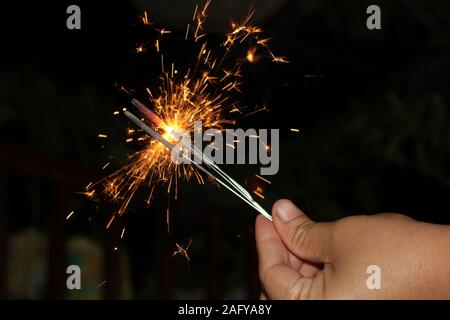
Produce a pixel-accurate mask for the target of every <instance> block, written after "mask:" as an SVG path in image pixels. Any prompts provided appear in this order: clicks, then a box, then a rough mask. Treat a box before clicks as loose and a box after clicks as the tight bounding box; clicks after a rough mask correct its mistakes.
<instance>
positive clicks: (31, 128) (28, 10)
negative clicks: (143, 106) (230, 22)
mask: <svg viewBox="0 0 450 320" xmlns="http://www.w3.org/2000/svg"><path fill="white" fill-rule="evenodd" d="M221 1H222V0H215V1H213V4H212V6H215V5H217V6H220V2H221ZM175 2H176V3H178V2H179V1H178V2H177V1H175ZM165 3H166V2H165ZM167 3H168V6H169V7H170V4H169V3H170V1H167ZM70 4H78V5H79V6H80V7H81V11H82V18H81V19H82V29H81V30H76V31H70V30H67V28H66V18H67V14H66V13H65V12H66V8H67V6H68V5H70ZM370 4H377V5H379V6H380V7H381V10H382V30H375V31H371V30H368V29H367V28H366V25H365V24H366V18H367V14H366V8H367V6H368V5H370ZM235 6H236V8H237V12H240V13H242V14H241V15H240V16H238V17H236V20H239V18H240V17H241V16H242V15H243V14H244V13H245V12H246V11H247V5H245V6H243V5H242V4H238V2H237V1H235ZM275 7H278V8H277V9H276V10H275V9H272V11H270V12H269V13H266V14H265V15H264V17H262V18H260V20H261V21H258V22H259V24H261V25H262V26H263V27H264V30H265V32H266V33H267V34H268V35H269V36H271V37H272V38H273V39H272V48H273V49H274V50H275V51H276V52H278V53H280V54H282V55H284V56H286V57H287V58H288V60H289V61H290V63H289V64H282V65H279V64H272V63H270V61H268V60H264V61H261V62H260V63H256V64H252V65H246V66H245V67H244V73H245V75H246V78H247V79H248V80H247V82H246V84H245V86H244V88H243V89H244V92H245V94H244V95H243V96H242V97H240V101H241V102H242V104H243V105H261V104H263V103H264V104H265V105H267V106H268V108H269V109H270V110H271V111H270V112H269V113H260V114H257V115H255V116H254V117H249V118H242V119H238V120H239V123H238V125H240V126H242V127H255V128H280V129H281V140H280V142H281V147H280V158H281V165H280V171H279V173H278V174H277V175H276V176H274V177H271V178H270V180H271V181H272V184H271V185H265V186H264V194H265V196H266V200H264V201H262V205H263V206H264V207H265V208H267V209H269V208H270V207H271V204H272V203H273V202H274V201H275V200H276V199H278V198H282V197H283V198H290V199H292V200H293V201H294V202H295V203H296V204H298V205H299V206H300V207H301V208H302V209H303V210H304V211H305V212H306V213H307V214H308V215H310V216H311V217H312V218H313V219H316V220H333V219H337V218H339V217H343V216H347V215H353V214H373V213H378V212H399V213H403V214H407V215H409V216H411V217H414V218H416V219H420V220H424V221H429V222H434V223H445V224H448V223H450V214H449V207H450V201H449V199H450V197H449V196H450V172H449V171H450V170H449V155H450V126H449V125H448V124H449V123H450V113H449V108H448V103H449V93H448V84H449V80H450V79H449V77H450V54H449V44H450V40H449V39H450V32H449V31H450V30H449V28H450V3H449V2H448V1H433V2H430V1H424V0H423V1H422V0H421V1H376V2H368V1H361V0H359V1H354V0H353V1H350V0H347V1H331V0H330V1H325V0H302V1H300V0H292V1H286V2H284V3H282V4H281V5H280V6H275ZM184 10H186V11H187V12H189V13H191V12H193V6H191V4H189V5H186V6H185V9H184ZM256 10H258V3H257V5H256ZM156 11H158V10H156ZM161 12H162V13H161ZM164 12H165V11H164V6H162V9H161V10H159V11H158V15H159V16H158V17H156V18H155V20H156V23H157V24H158V20H157V19H158V18H159V19H160V20H161V21H165V18H166V17H164ZM183 13H184V12H183ZM141 14H142V11H141V9H140V8H138V7H137V6H135V5H134V4H133V3H132V2H123V3H120V4H119V3H111V2H106V1H104V2H101V1H98V2H95V3H92V1H91V2H88V1H76V2H73V3H72V2H70V3H69V2H61V3H52V2H48V3H45V2H39V3H35V2H34V3H26V2H20V3H17V4H14V5H12V4H11V3H8V4H7V3H2V4H1V5H0V41H1V45H0V48H1V54H0V56H1V59H0V147H1V149H0V165H1V168H2V169H1V171H0V296H1V297H4V298H48V297H50V298H65V297H66V298H80V297H81V298H102V297H104V298H182V297H188V298H246V297H257V295H258V292H259V284H258V278H257V258H256V254H255V249H254V235H253V222H254V218H255V212H253V211H252V209H250V208H248V207H247V206H245V205H244V204H242V203H240V202H239V201H238V200H236V199H235V198H234V197H233V196H232V195H231V194H229V193H228V192H227V191H224V190H217V189H216V188H214V187H211V186H207V187H204V186H199V185H197V184H196V183H194V182H191V183H185V184H183V185H182V186H181V190H182V193H181V197H180V199H179V200H177V201H172V202H170V209H171V212H172V213H171V230H170V231H171V232H170V234H167V231H166V229H167V227H166V223H165V212H166V211H165V210H166V208H167V204H168V199H167V196H166V195H165V193H164V191H163V190H162V189H161V190H158V192H157V196H156V199H157V200H156V201H155V202H154V203H153V204H152V205H151V206H150V207H149V208H147V207H145V206H143V205H142V204H141V202H142V201H141V199H142V198H143V196H144V193H143V194H142V195H137V197H136V199H137V200H136V201H135V203H134V204H133V205H132V206H131V207H132V210H131V212H130V213H128V214H127V215H125V216H124V218H123V219H120V220H119V221H118V222H117V223H115V224H114V225H113V227H112V228H111V229H109V230H105V225H106V222H107V221H108V218H109V217H110V213H111V208H110V207H109V205H108V204H107V203H102V202H95V201H88V200H87V199H86V198H84V197H82V196H80V195H79V194H77V193H76V192H79V191H83V189H84V186H85V185H86V184H88V183H89V182H90V181H95V180H96V179H98V178H100V177H102V176H104V175H105V174H106V173H107V172H109V171H107V172H105V171H103V170H101V168H102V167H103V165H104V164H105V163H106V162H108V155H110V154H114V155H122V156H125V155H126V153H127V152H129V151H130V147H129V146H126V145H125V144H124V142H123V140H124V139H123V134H124V131H125V130H126V128H127V126H128V122H126V121H125V119H123V118H121V117H113V115H112V112H113V111H115V110H120V109H121V108H122V107H124V106H127V105H128V104H127V101H128V99H129V97H128V96H126V95H125V96H124V95H123V93H121V92H120V91H119V90H118V88H120V86H122V85H124V86H126V87H127V88H132V89H136V93H135V94H136V96H137V97H144V96H145V91H144V90H145V86H148V85H149V84H152V81H153V82H154V81H155V75H157V73H158V71H159V66H160V64H159V63H160V62H159V60H157V61H155V59H154V58H153V56H152V55H151V54H147V53H144V54H136V52H135V47H136V44H137V43H140V42H142V41H144V42H145V41H147V40H148V39H152V34H151V32H149V31H148V30H147V29H145V28H143V27H142V26H141V25H139V17H138V16H139V15H141ZM180 15H181V13H180ZM150 17H152V10H151V9H150ZM161 24H162V23H161ZM211 24H214V19H213V21H212V22H211ZM165 26H167V27H169V28H170V27H171V26H170V25H165ZM217 28H218V29H220V26H219V27H217ZM174 33H175V35H176V34H179V35H181V37H183V36H184V30H180V31H177V30H176V29H174ZM222 36H223V35H222V34H220V33H213V34H211V35H210V39H211V40H210V41H211V43H220V41H221V39H222ZM172 49H173V50H170V51H171V54H172V55H173V59H174V60H175V61H186V60H189V59H190V58H189V55H188V53H187V52H189V49H190V47H189V46H187V47H183V48H181V47H180V48H178V47H176V46H175V45H174V46H173V48H172ZM244 52H245V51H244ZM311 75H312V76H311ZM289 128H300V129H301V130H300V133H293V132H290V131H289ZM100 132H107V133H108V134H109V139H108V140H107V141H106V142H104V141H100V140H99V139H98V137H97V135H98V133H100ZM131 150H132V147H131ZM118 165H119V163H113V164H112V165H111V166H112V168H114V166H115V167H116V168H117V167H118ZM225 169H226V171H227V172H228V173H230V174H231V175H232V176H233V177H235V178H236V179H237V180H238V181H239V182H242V183H246V184H247V186H248V188H249V189H252V188H253V187H254V185H255V183H256V181H254V174H255V173H256V172H257V171H256V170H257V168H253V167H243V166H226V168H225ZM72 210H74V211H75V214H74V215H73V217H72V218H71V219H70V220H68V221H66V216H67V214H68V213H69V212H70V211H72ZM123 227H125V228H126V234H125V236H124V238H123V239H120V234H121V231H122V228H123ZM30 230H32V232H31V233H32V234H33V236H30V235H29V234H30ZM24 234H27V235H28V236H23V235H24ZM21 236H23V237H21ZM14 239H16V240H14ZM17 239H22V240H17ZM33 239H34V240H33ZM35 239H40V240H39V241H40V242H39V243H41V242H42V246H40V247H39V248H40V249H39V250H38V251H39V254H38V255H39V257H41V260H39V261H41V262H39V266H37V262H36V261H35V260H34V259H35V258H34V257H35V256H34V254H33V253H32V252H34V251H33V250H37V249H36V248H35V247H33V249H30V248H31V247H30V248H28V246H29V245H30V246H32V245H34V244H35ZM70 239H78V240H79V239H83V241H84V242H83V243H85V246H84V247H83V248H84V250H86V252H90V254H86V255H88V256H89V257H91V258H89V259H93V260H92V261H95V262H92V261H91V260H89V259H88V261H90V262H86V264H87V265H88V266H87V268H89V265H91V264H92V266H94V267H93V268H94V269H95V268H97V269H99V270H101V273H100V275H99V276H98V277H94V280H89V281H91V283H90V286H91V287H90V288H91V289H92V290H91V291H89V292H86V290H87V289H86V288H85V289H83V290H81V291H80V292H78V293H77V294H74V293H73V292H68V291H67V290H66V289H65V279H66V275H65V268H66V266H67V265H68V264H70V263H72V262H73V261H74V260H73V259H74V257H78V256H83V253H80V251H77V250H75V253H74V252H73V249H70V248H71V247H70V245H69V243H70ZM190 239H192V246H191V248H190V250H189V253H190V258H191V262H190V263H187V262H186V261H185V259H184V258H183V257H181V256H180V255H177V256H175V257H173V256H172V252H173V251H174V250H175V249H176V246H175V243H180V244H183V245H186V244H187V243H188V242H189V240H190ZM20 241H22V242H20ZM19 242H20V243H21V245H17V243H19ZM86 247H89V248H94V247H95V248H97V249H96V250H91V251H89V250H90V249H86ZM115 247H117V248H118V250H114V248H115ZM18 248H20V250H22V251H23V252H22V251H20V250H19V249H18ZM79 250H81V249H79ZM30 252H31V253H30ZM83 252H84V251H83ZM18 256H20V257H23V258H22V259H18V258H17V257H18ZM96 256H98V257H97V258H98V260H96V259H95V257H96ZM14 257H15V258H14ZM27 257H28V258H27ZM70 257H71V258H70ZM42 261H44V262H43V264H42ZM35 264H36V268H38V269H39V270H40V271H39V272H37V274H35V273H36V272H35ZM24 265H26V268H24ZM16 273H17V274H16ZM13 274H15V275H14V276H12V275H13ZM83 275H84V273H83ZM86 277H88V275H86ZM83 279H84V278H83ZM103 281H106V282H105V283H103ZM97 284H98V285H97Z"/></svg>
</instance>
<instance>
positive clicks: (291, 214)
mask: <svg viewBox="0 0 450 320" xmlns="http://www.w3.org/2000/svg"><path fill="white" fill-rule="evenodd" d="M275 209H276V213H277V215H278V217H279V218H280V219H281V220H282V221H283V222H289V221H291V220H293V219H294V218H297V217H298V216H299V215H300V213H301V211H300V210H299V209H298V208H297V207H296V206H295V205H294V204H293V203H292V202H291V201H289V200H283V201H280V202H279V203H277V205H276V208H275Z"/></svg>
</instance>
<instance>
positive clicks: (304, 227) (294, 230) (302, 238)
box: [288, 221, 314, 248]
mask: <svg viewBox="0 0 450 320" xmlns="http://www.w3.org/2000/svg"><path fill="white" fill-rule="evenodd" d="M313 224H314V222H313V221H304V222H300V223H293V224H291V225H289V228H288V240H289V242H290V243H291V245H293V246H295V247H297V248H304V247H305V246H306V245H307V243H308V237H309V230H310V228H311V227H312V226H313Z"/></svg>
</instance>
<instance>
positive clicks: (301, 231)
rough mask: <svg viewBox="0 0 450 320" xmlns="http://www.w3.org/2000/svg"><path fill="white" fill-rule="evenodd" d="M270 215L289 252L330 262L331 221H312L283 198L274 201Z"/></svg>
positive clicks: (306, 258) (304, 257)
mask: <svg viewBox="0 0 450 320" xmlns="http://www.w3.org/2000/svg"><path fill="white" fill-rule="evenodd" d="M272 216H273V217H274V224H275V228H276V230H277V232H278V234H279V235H280V237H281V239H282V240H283V242H284V244H285V245H286V247H287V248H288V249H289V251H290V252H292V253H293V254H294V255H296V256H297V257H299V258H301V259H303V260H307V261H309V262H315V263H327V262H330V256H331V242H332V226H333V223H332V222H320V223H317V222H314V221H312V220H311V219H309V218H308V217H307V216H306V215H305V214H304V213H303V212H302V211H301V210H300V209H299V208H297V207H296V206H295V205H294V204H293V203H292V202H291V201H289V200H285V199H282V200H278V201H277V202H275V204H274V205H273V208H272Z"/></svg>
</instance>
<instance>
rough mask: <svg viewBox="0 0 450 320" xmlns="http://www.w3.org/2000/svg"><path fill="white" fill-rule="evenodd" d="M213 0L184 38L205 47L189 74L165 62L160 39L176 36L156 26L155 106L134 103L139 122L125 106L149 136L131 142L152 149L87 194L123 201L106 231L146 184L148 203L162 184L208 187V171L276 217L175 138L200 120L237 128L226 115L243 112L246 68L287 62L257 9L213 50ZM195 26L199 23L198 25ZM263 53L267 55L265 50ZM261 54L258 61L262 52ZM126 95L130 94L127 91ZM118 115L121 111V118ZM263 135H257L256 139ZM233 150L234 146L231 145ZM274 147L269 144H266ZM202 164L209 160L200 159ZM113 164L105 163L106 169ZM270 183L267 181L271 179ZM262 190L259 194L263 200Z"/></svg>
mask: <svg viewBox="0 0 450 320" xmlns="http://www.w3.org/2000/svg"><path fill="white" fill-rule="evenodd" d="M210 3H211V0H207V1H206V3H205V5H204V6H202V7H200V6H198V5H197V6H196V8H195V12H194V15H193V18H192V22H191V23H189V24H188V25H187V29H186V32H185V34H184V39H185V40H193V41H194V43H197V44H198V45H199V50H198V52H197V53H196V54H195V59H194V63H193V65H192V66H191V67H190V68H188V69H187V70H186V71H183V72H182V71H181V70H178V68H176V66H175V64H174V63H168V62H169V61H167V58H166V61H165V59H164V54H163V52H164V51H163V48H162V42H161V41H160V39H161V38H162V37H166V36H168V35H171V31H170V30H167V29H165V28H159V29H157V28H155V27H152V28H153V29H154V30H155V31H156V33H157V35H158V39H156V41H155V46H154V48H155V52H156V53H157V54H158V55H159V56H160V59H161V76H160V79H161V86H160V87H159V88H158V89H157V90H151V89H150V88H147V93H148V97H149V100H150V105H151V106H152V109H150V108H148V107H146V106H145V105H144V104H143V103H141V102H140V101H138V100H137V99H133V100H132V101H131V103H132V104H133V106H134V107H136V109H137V110H138V111H139V113H140V114H141V115H142V117H143V118H142V119H140V118H138V117H137V116H136V115H134V114H133V113H132V112H130V111H128V110H126V109H124V110H123V112H124V115H125V116H126V117H127V118H128V119H129V120H130V121H131V122H132V123H133V124H134V125H136V126H137V127H138V128H139V129H140V130H141V131H143V132H144V133H145V135H144V136H140V137H138V138H137V139H136V137H135V136H133V135H134V134H135V132H134V130H129V135H130V137H128V138H127V140H126V141H129V142H131V141H136V140H137V141H140V142H142V143H144V144H145V147H144V148H143V149H142V150H140V151H138V152H136V153H134V154H133V155H131V156H129V163H128V164H126V165H125V166H124V167H122V168H120V169H119V170H118V171H116V172H114V173H113V174H111V175H110V176H108V177H106V178H104V179H103V180H101V181H99V182H97V183H96V184H90V185H88V186H87V187H86V192H85V193H84V194H86V195H88V196H90V197H93V196H94V192H95V189H94V188H95V187H96V186H97V185H99V184H100V185H101V186H102V191H103V194H106V196H108V198H109V199H111V200H112V201H114V202H117V203H119V209H118V210H117V212H116V213H115V214H114V215H113V216H112V217H111V218H110V220H109V222H108V224H107V228H108V227H109V226H110V225H111V223H112V222H113V221H114V220H115V218H116V216H121V215H122V214H124V213H125V211H126V210H127V208H128V205H129V204H130V202H131V200H132V198H133V196H134V194H135V192H136V191H137V189H138V188H139V187H140V186H147V187H148V188H149V190H150V192H149V195H148V198H147V200H146V202H147V203H148V204H149V203H150V202H151V200H152V197H153V192H154V189H155V186H156V185H157V184H158V183H165V184H166V185H167V192H168V193H172V194H173V195H174V197H175V199H176V198H177V196H178V181H179V180H180V179H182V178H183V179H185V180H189V179H191V178H195V179H196V180H197V181H198V182H199V183H200V184H204V183H205V181H204V178H203V176H202V174H205V175H206V177H208V178H209V179H210V180H211V181H214V182H216V183H217V184H218V185H221V186H223V187H225V188H226V189H228V190H229V191H231V192H232V193H233V194H235V195H236V196H237V197H239V198H240V199H241V200H243V201H244V202H245V203H247V204H248V205H250V206H251V207H252V208H254V209H255V210H257V211H258V212H259V213H261V214H262V215H264V216H265V217H266V218H267V219H269V220H272V217H271V216H270V215H269V214H268V213H267V212H266V211H265V210H264V208H262V207H261V206H260V205H259V204H258V203H257V202H256V201H255V200H254V199H253V198H252V196H251V195H250V193H249V192H248V191H247V190H246V189H245V188H244V187H242V186H241V185H240V184H239V183H237V182H236V181H235V180H234V179H232V178H231V177H230V176H228V175H227V174H226V173H225V172H223V170H221V169H220V168H219V167H218V166H217V165H216V164H215V163H214V162H213V161H212V160H211V159H210V158H208V157H206V156H205V155H204V154H203V152H202V151H201V150H198V149H197V148H196V147H195V146H192V145H191V144H186V142H185V141H184V140H181V141H178V139H176V138H175V133H178V132H186V131H188V132H192V131H194V129H195V128H194V121H201V122H202V126H203V127H206V128H217V129H218V130H221V131H222V130H224V128H225V127H226V126H229V125H234V124H235V121H234V120H229V119H227V118H226V116H225V114H227V113H228V114H229V115H233V114H235V113H237V114H242V109H240V108H239V107H238V101H235V100H234V98H233V92H242V91H241V85H242V83H243V80H242V77H243V75H242V68H241V67H242V64H243V63H256V62H257V61H259V60H260V58H262V57H263V56H264V52H265V53H266V54H265V56H266V57H267V58H269V59H271V60H272V61H273V62H277V63H288V61H287V60H286V59H285V58H284V57H281V56H276V55H275V54H274V53H273V52H272V51H271V49H270V47H269V42H270V38H267V37H263V36H262V34H263V30H262V29H261V28H260V27H256V26H252V25H251V24H250V20H251V18H252V16H253V14H254V11H250V13H249V14H248V15H247V16H246V17H245V18H244V19H243V21H241V22H240V23H236V22H233V23H232V24H231V31H230V32H229V33H227V34H226V35H225V40H224V41H223V42H222V44H221V46H220V48H213V49H211V48H209V46H208V43H207V41H206V32H205V29H204V23H205V19H206V17H207V9H208V7H209V6H210ZM140 19H141V21H142V23H143V24H144V25H146V26H148V27H150V26H151V25H153V23H151V22H150V18H149V17H148V15H147V13H146V12H145V13H144V15H143V16H142V17H140ZM191 24H192V25H191ZM244 42H248V43H249V48H250V49H249V50H248V51H247V53H246V56H245V57H244V58H243V59H238V60H237V61H238V62H237V63H233V64H232V65H231V66H229V67H225V66H224V65H225V61H226V58H227V56H231V55H230V54H229V53H230V51H231V50H232V49H233V47H235V46H236V45H238V44H242V43H244ZM144 49H145V48H144V46H143V43H141V44H139V45H138V47H137V48H136V53H139V54H140V53H143V52H144V51H146V50H144ZM216 49H221V50H222V51H223V55H222V56H220V57H219V56H216V55H215V54H214V51H215V50H216ZM259 49H260V50H259ZM257 50H258V56H257V57H256V56H255V54H256V52H257ZM123 90H124V91H125V92H129V91H127V90H126V89H124V88H123ZM264 110H266V108H265V107H263V108H261V109H259V110H256V111H252V112H250V113H247V115H251V114H254V113H256V112H260V111H264ZM118 113H119V112H118V111H115V112H114V115H117V114H118ZM99 138H103V139H105V138H107V136H106V135H105V134H99ZM256 138H258V137H256ZM180 142H181V145H182V148H183V150H186V151H187V152H188V153H189V154H191V155H192V156H193V159H191V157H188V156H186V154H185V152H182V153H181V155H182V156H183V157H184V158H185V159H187V160H188V162H189V163H187V164H175V163H174V162H173V161H172V159H171V151H172V150H173V148H174V146H175V145H176V144H178V143H180ZM229 147H232V148H234V146H233V145H231V146H229ZM265 148H266V150H270V146H265ZM196 160H202V161H196ZM105 167H106V166H105ZM266 181H267V180H266ZM260 191H261V190H257V192H256V193H255V192H254V193H255V194H256V195H258V196H259V197H261V198H263V196H262V194H261V192H260Z"/></svg>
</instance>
